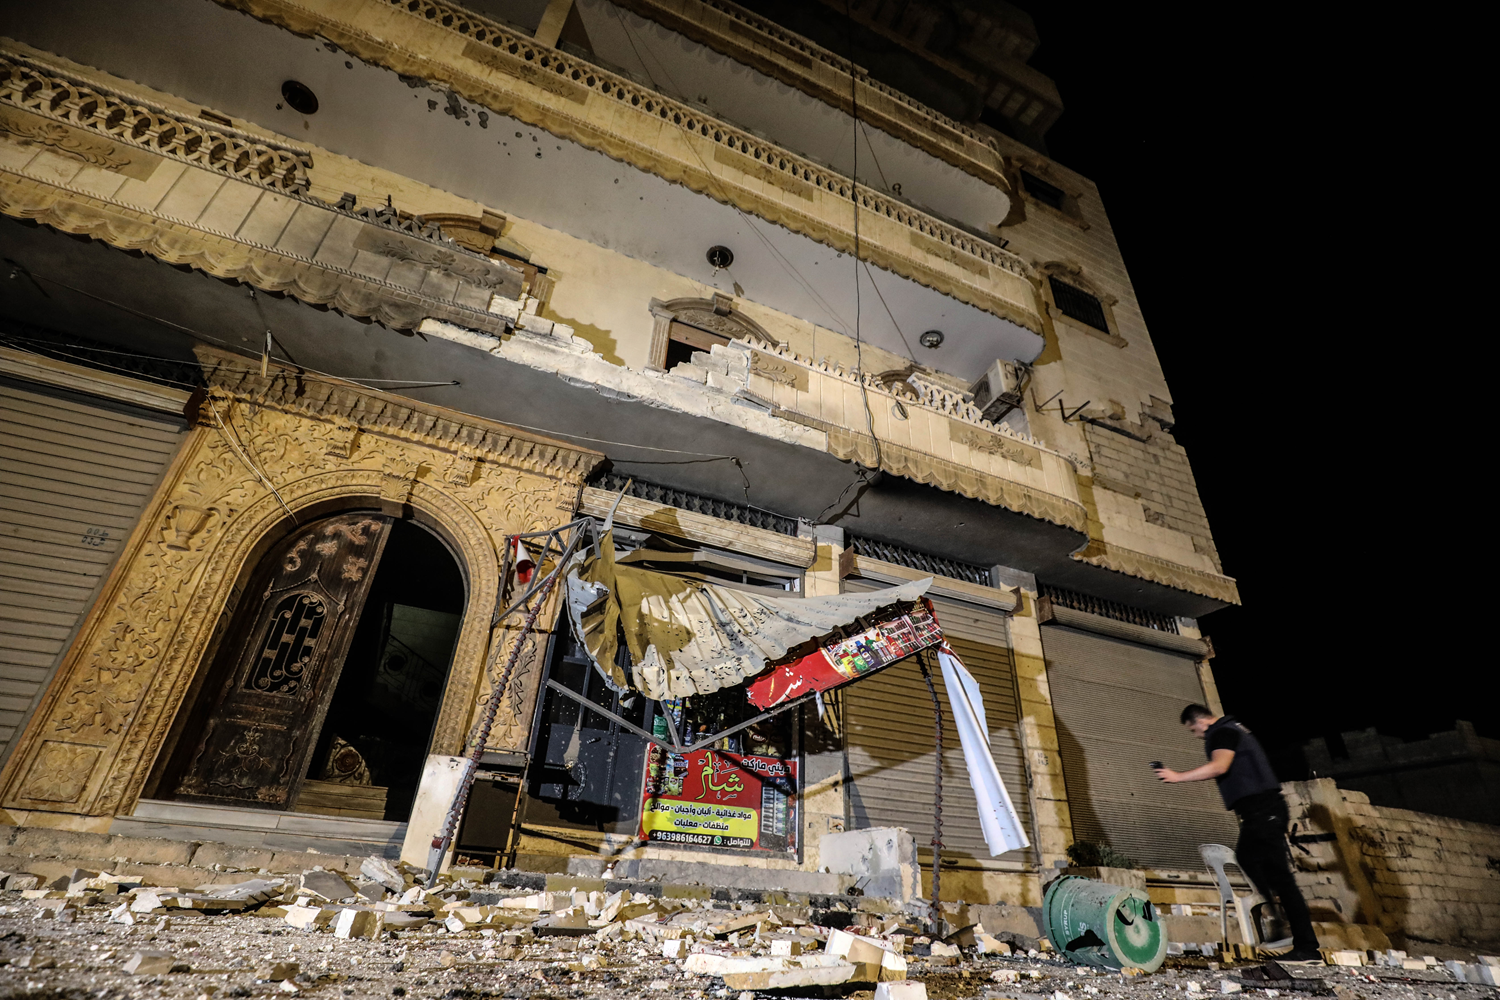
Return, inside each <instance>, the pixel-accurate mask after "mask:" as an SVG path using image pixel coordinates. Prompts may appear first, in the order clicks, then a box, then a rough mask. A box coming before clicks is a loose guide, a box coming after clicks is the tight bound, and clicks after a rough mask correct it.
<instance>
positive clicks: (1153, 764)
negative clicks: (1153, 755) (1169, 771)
mask: <svg viewBox="0 0 1500 1000" xmlns="http://www.w3.org/2000/svg"><path fill="white" fill-rule="evenodd" d="M1149 766H1150V768H1151V770H1153V771H1160V770H1161V767H1162V765H1161V761H1159V760H1153V761H1152V762H1151V763H1150V765H1149Z"/></svg>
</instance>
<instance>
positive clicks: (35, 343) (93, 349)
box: [0, 322, 203, 389]
mask: <svg viewBox="0 0 1500 1000" xmlns="http://www.w3.org/2000/svg"><path fill="white" fill-rule="evenodd" d="M0 344H6V345H7V346H11V347H16V348H19V349H21V350H24V351H29V352H32V353H35V354H41V355H45V356H46V357H49V358H55V359H57V360H58V361H66V362H68V363H70V364H75V365H83V366H84V367H86V368H97V369H100V370H103V371H112V372H125V373H127V374H129V375H133V376H135V377H136V378H141V379H145V380H147V381H150V382H156V383H159V384H162V385H170V386H174V387H176V388H179V389H191V388H193V387H194V386H200V385H202V384H203V369H201V368H199V367H198V365H197V364H195V363H194V362H192V361H181V360H173V359H170V358H159V357H155V356H152V355H148V354H145V353H144V352H142V351H139V350H134V351H133V350H131V349H130V348H128V347H117V346H114V345H112V344H105V343H101V342H100V341H97V340H92V339H89V338H86V337H78V336H74V335H73V334H71V333H62V332H59V331H57V330H48V329H44V328H43V327H39V326H32V325H31V324H29V323H16V322H4V323H0Z"/></svg>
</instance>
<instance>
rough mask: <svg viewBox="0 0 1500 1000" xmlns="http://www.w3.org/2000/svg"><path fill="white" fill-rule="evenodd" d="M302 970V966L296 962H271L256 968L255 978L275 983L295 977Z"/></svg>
mask: <svg viewBox="0 0 1500 1000" xmlns="http://www.w3.org/2000/svg"><path fill="white" fill-rule="evenodd" d="M301 971H302V966H301V965H299V964H298V963H296V962H270V963H268V964H266V965H262V966H261V967H260V968H258V969H256V970H255V979H256V981H257V982H262V983H275V982H280V981H281V980H283V979H293V978H295V977H296V975H297V973H299V972H301Z"/></svg>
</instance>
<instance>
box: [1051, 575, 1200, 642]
mask: <svg viewBox="0 0 1500 1000" xmlns="http://www.w3.org/2000/svg"><path fill="white" fill-rule="evenodd" d="M1037 589H1038V590H1039V591H1041V594H1042V596H1043V597H1046V598H1049V599H1051V601H1052V603H1053V604H1056V605H1059V606H1061V607H1064V608H1072V609H1073V610H1074V611H1087V612H1088V613H1089V614H1091V615H1099V616H1100V617H1102V618H1113V619H1114V620H1115V621H1117V622H1129V623H1130V624H1132V625H1141V626H1144V627H1145V628H1149V629H1155V630H1156V631H1158V632H1170V633H1172V634H1173V635H1177V634H1179V633H1178V632H1177V619H1176V618H1174V617H1173V616H1171V615H1164V614H1160V613H1158V612H1155V611H1147V610H1146V609H1144V608H1133V607H1131V606H1130V605H1128V604H1121V603H1119V602H1118V601H1107V600H1105V599H1104V598H1102V597H1093V596H1091V595H1089V594H1080V593H1079V592H1078V591H1076V590H1064V589H1063V588H1061V587H1054V586H1052V585H1051V584H1047V583H1042V582H1041V581H1037Z"/></svg>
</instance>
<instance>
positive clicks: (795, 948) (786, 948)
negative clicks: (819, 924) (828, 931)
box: [771, 938, 804, 958]
mask: <svg viewBox="0 0 1500 1000" xmlns="http://www.w3.org/2000/svg"><path fill="white" fill-rule="evenodd" d="M803 947H804V944H803V942H802V941H801V940H798V939H793V938H772V939H771V954H772V955H780V956H784V957H787V958H790V957H793V956H795V955H800V954H802V949H803Z"/></svg>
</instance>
